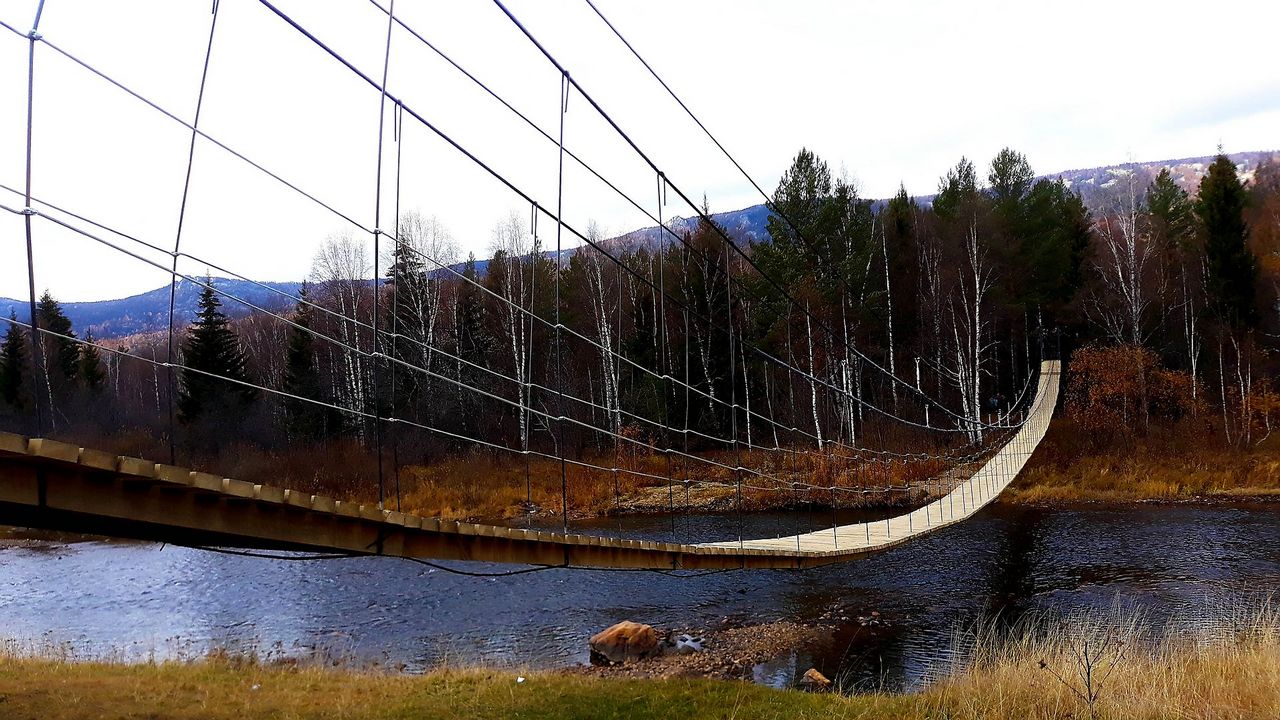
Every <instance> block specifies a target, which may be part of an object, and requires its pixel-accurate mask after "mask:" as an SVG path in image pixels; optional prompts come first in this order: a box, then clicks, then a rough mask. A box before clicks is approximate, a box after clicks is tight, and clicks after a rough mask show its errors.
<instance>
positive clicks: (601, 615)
mask: <svg viewBox="0 0 1280 720" xmlns="http://www.w3.org/2000/svg"><path fill="white" fill-rule="evenodd" d="M815 515H816V514H815ZM856 519H861V517H859V514H857V513H849V512H845V513H842V517H841V518H840V522H851V521H853V520H856ZM822 522H824V521H823V520H819V519H818V518H816V517H812V518H811V517H810V516H809V515H808V514H807V513H772V514H762V515H759V516H755V517H752V518H751V519H750V521H749V523H748V524H747V525H746V527H745V528H744V531H745V532H749V533H751V534H790V533H794V532H796V530H797V528H798V527H804V528H806V529H815V528H816V527H819V526H821V523H822ZM825 522H827V523H829V522H830V520H829V516H828V519H826V520H825ZM671 526H672V520H671V518H661V517H657V518H655V517H649V518H633V519H628V520H625V521H623V523H622V527H621V532H623V533H624V534H626V535H628V536H629V537H644V538H653V539H664V540H665V539H669V538H670V533H671ZM578 527H579V528H580V529H582V530H583V531H592V532H597V531H598V532H614V533H616V532H618V531H619V526H618V521H616V520H614V521H604V522H598V523H582V524H580V525H579V526H578ZM677 527H678V531H679V532H680V533H681V538H680V539H682V540H725V539H731V538H733V537H736V535H737V532H738V529H737V520H736V519H735V518H733V517H732V516H714V515H711V516H681V517H680V518H679V519H678V522H677ZM477 569H484V566H478V568H477ZM492 569H494V570H498V569H502V568H499V567H496V566H495V567H493V568H492ZM1277 579H1280V523H1277V522H1276V514H1275V511H1274V510H1273V509H1272V508H1269V507H1249V506H1241V507H1214V508H1190V507H1187V508H1183V507H1175V508H1170V507H1163V508H1135V509H1120V510H1102V509H1098V510H1045V509H1036V508H1023V507H1010V506H1003V505H997V506H993V507H991V508H988V509H987V510H985V511H983V512H982V513H980V514H979V515H978V516H976V517H975V518H973V519H971V520H969V521H968V522H965V523H962V524H960V525H957V526H952V527H950V528H946V529H944V530H941V531H939V532H937V533H935V534H933V535H929V536H925V537H924V538H921V539H920V540H918V541H915V542H913V543H911V544H908V545H905V546H902V547H898V548H894V549H893V550H890V551H889V552H886V553H883V554H881V555H877V556H875V557H872V558H868V559H866V560H863V561H859V562H854V563H847V564H841V565H833V566H828V567H823V568H817V569H814V570H808V571H801V572H796V571H748V572H735V573H723V574H717V575H709V576H704V577H694V578H677V577H668V576H664V575H656V574H651V573H633V572H590V571H566V570H548V571H545V572H538V573H532V574H528V575H520V576H515V577H509V578H492V579H476V578H467V577H459V576H454V575H450V574H447V573H443V572H440V571H437V570H434V569H432V568H427V567H424V566H421V565H417V564H413V563H409V562H405V561H399V560H392V559H386V558H361V559H344V560H332V561H325V562H286V561H279V560H262V559H255V558H246V557H235V556H227V555H218V554H212V553H207V552H200V551H195V550H188V549H184V548H175V547H172V546H170V547H165V548H163V549H162V548H161V547H160V546H158V545H150V544H132V543H115V542H88V543H75V544H58V545H42V546H35V547H11V548H6V549H0V636H4V637H9V638H46V639H47V640H49V641H50V642H57V643H69V644H71V645H73V646H74V647H75V648H77V649H78V650H80V651H82V652H88V653H94V652H101V651H103V650H105V649H109V648H110V649H116V650H120V651H121V652H123V653H124V654H125V655H126V656H129V657H135V658H141V657H148V656H150V654H152V653H155V654H158V655H160V656H166V655H181V654H184V653H185V654H192V653H200V652H203V651H205V650H206V649H207V648H209V647H213V646H219V647H230V648H232V649H257V650H259V651H265V652H276V653H284V654H297V655H316V654H318V655H321V656H326V657H327V656H336V657H343V658H353V659H357V660H360V661H364V662H379V663H385V664H390V665H392V666H394V667H404V668H405V669H406V670H409V671H417V670H422V669H424V668H427V667H430V666H431V665H433V664H435V663H437V662H440V661H442V660H447V661H456V662H464V663H468V662H476V661H479V662H485V663H488V664H495V665H509V666H534V667H556V666H565V665H571V664H575V663H585V662H587V651H586V638H587V637H588V636H590V635H591V634H592V633H594V632H596V631H597V630H599V629H600V628H602V627H605V626H607V625H609V624H612V623H613V622H616V621H618V620H621V619H631V620H636V621H639V622H646V623H651V624H654V625H657V626H660V627H663V628H670V629H677V630H684V629H704V628H716V627H721V626H724V625H725V624H738V623H758V622H769V621H775V620H780V619H782V620H794V621H798V622H802V623H816V624H818V625H820V626H821V627H823V628H826V629H829V631H830V642H829V643H827V645H826V646H824V647H822V648H814V649H809V648H799V649H797V653H796V654H795V655H793V656H788V657H784V658H779V659H778V660H777V661H776V662H773V663H768V664H765V665H764V666H761V667H760V668H757V670H756V674H757V675H758V676H759V678H760V680H761V681H762V682H771V683H779V684H780V683H783V680H781V679H780V678H785V677H787V676H790V677H792V678H794V677H795V676H796V674H797V673H802V672H803V671H804V670H806V669H807V668H808V666H809V665H810V664H812V665H816V666H817V667H818V669H819V670H820V671H822V672H823V673H824V674H825V675H827V676H828V677H831V678H833V679H838V680H840V681H841V683H842V685H844V686H845V687H848V688H854V687H856V688H870V687H890V688H894V687H904V686H905V687H911V686H914V685H916V684H918V683H919V682H920V681H921V680H922V679H924V678H927V677H928V676H929V675H930V673H932V672H935V671H936V670H937V668H938V667H939V666H945V663H946V661H947V658H948V652H949V649H950V648H951V646H952V643H953V631H954V629H955V628H956V627H957V626H964V625H965V624H966V623H972V622H973V621H974V619H975V618H978V617H980V616H990V615H992V614H995V615H996V616H998V617H1000V618H1002V619H1003V620H1005V621H1013V620H1016V619H1017V618H1018V617H1020V616H1022V615H1023V614H1025V613H1028V612H1042V611H1046V610H1061V611H1064V612H1070V611H1075V610H1081V609H1088V608H1095V609H1106V608H1110V607H1112V606H1113V605H1114V604H1115V603H1116V602H1117V598H1119V599H1120V601H1122V602H1131V603H1134V604H1136V605H1138V606H1141V607H1144V608H1147V609H1149V610H1150V611H1151V613H1152V615H1153V616H1154V617H1155V618H1157V619H1158V618H1160V617H1167V616H1169V615H1175V614H1176V615H1178V616H1180V617H1184V618H1191V619H1192V621H1193V622H1194V619H1195V618H1197V617H1208V616H1210V615H1212V614H1214V613H1218V612H1220V608H1221V607H1222V606H1223V605H1226V604H1229V601H1231V600H1233V599H1235V598H1239V597H1242V596H1247V595H1249V594H1251V593H1258V592H1265V591H1269V590H1272V589H1275V588H1276V587H1277ZM872 611H875V612H878V613H879V616H878V618H877V619H876V622H875V623H874V624H867V625H864V624H863V623H862V622H860V621H859V618H867V617H869V616H870V615H871V613H872Z"/></svg>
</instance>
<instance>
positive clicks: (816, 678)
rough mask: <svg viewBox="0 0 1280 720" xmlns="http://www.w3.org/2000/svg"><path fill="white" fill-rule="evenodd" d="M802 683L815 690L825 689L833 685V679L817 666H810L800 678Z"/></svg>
mask: <svg viewBox="0 0 1280 720" xmlns="http://www.w3.org/2000/svg"><path fill="white" fill-rule="evenodd" d="M800 684H801V685H804V686H805V687H808V688H812V689H814V690H823V689H826V688H829V687H831V681H830V680H828V679H827V676H826V675H823V674H822V673H820V672H818V669H817V668H809V669H808V670H805V671H804V676H803V677H801V678H800Z"/></svg>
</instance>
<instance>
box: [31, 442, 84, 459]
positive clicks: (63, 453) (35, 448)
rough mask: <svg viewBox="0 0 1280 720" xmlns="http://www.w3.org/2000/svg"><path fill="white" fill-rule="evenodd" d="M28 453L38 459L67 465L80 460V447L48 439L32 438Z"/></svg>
mask: <svg viewBox="0 0 1280 720" xmlns="http://www.w3.org/2000/svg"><path fill="white" fill-rule="evenodd" d="M27 452H28V453H30V454H32V455H35V456H36V457H42V458H48V459H50V460H58V461H61V462H67V463H74V462H76V461H78V460H79V459H80V447H79V446H77V445H71V444H69V443H64V442H58V441H57V440H50V439H48V438H32V439H31V440H30V441H29V442H28V443H27Z"/></svg>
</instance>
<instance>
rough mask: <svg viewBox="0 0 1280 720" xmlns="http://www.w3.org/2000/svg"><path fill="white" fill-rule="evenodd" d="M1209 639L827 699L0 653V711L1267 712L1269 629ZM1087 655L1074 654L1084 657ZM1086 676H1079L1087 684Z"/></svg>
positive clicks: (1091, 651)
mask: <svg viewBox="0 0 1280 720" xmlns="http://www.w3.org/2000/svg"><path fill="white" fill-rule="evenodd" d="M1233 627H1234V628H1235V629H1231V630H1227V631H1225V632H1224V633H1222V634H1220V635H1219V637H1220V640H1219V641H1216V642H1212V643H1208V642H1203V641H1201V642H1192V641H1190V640H1186V639H1182V638H1180V637H1179V636H1178V635H1176V634H1169V635H1165V636H1163V637H1159V638H1157V639H1155V640H1152V634H1151V633H1150V631H1149V630H1147V629H1144V627H1143V626H1142V624H1141V623H1139V622H1137V621H1133V620H1124V619H1120V620H1114V619H1113V620H1108V621H1091V622H1086V623H1079V622H1077V623H1076V624H1072V625H1066V624H1064V625H1028V626H1023V627H1020V628H1018V629H1016V630H1015V631H1013V632H1011V633H1010V632H1006V633H995V632H985V631H979V632H977V633H975V636H976V637H975V638H974V640H975V641H974V642H973V643H972V645H973V648H974V649H971V650H970V654H971V657H972V658H973V660H972V661H971V662H970V663H969V665H968V666H967V667H965V668H963V669H961V670H958V671H956V672H955V674H953V675H952V676H950V677H949V678H945V679H943V680H940V681H938V682H936V683H934V684H933V685H932V686H930V688H929V689H927V690H925V691H924V692H921V693H918V694H914V695H888V694H871V695H859V696H854V697H842V696H839V695H833V694H811V693H803V692H798V691H779V690H771V689H768V688H764V687H759V686H755V685H751V684H747V683H742V682H727V681H715V680H704V679H687V678H681V679H661V680H623V679H617V678H608V677H604V678H602V677H595V676H584V675H578V674H571V673H532V674H529V675H528V676H527V677H526V679H524V680H523V681H518V680H517V678H518V676H517V675H515V674H514V673H511V672H507V671H502V672H498V671H484V670H442V671H437V672H434V673H430V674H428V675H425V676H416V677H415V676H403V675H387V674H377V673H366V672H354V671H345V670H332V669H321V668H290V667H280V666H271V665H262V664H257V663H253V662H231V661H227V660H208V661H201V662H194V663H162V664H142V665H124V664H115V663H91V662H65V661H61V660H56V659H41V658H32V657H14V656H2V655H0V717H4V718H6V719H7V720H29V719H30V720H35V719H37V718H38V719H39V720H65V719H67V718H104V719H112V718H176V719H184V718H211V719H215V720H216V719H223V718H225V719H226V720H257V719H258V718H349V719H353V720H354V719H363V718H369V719H375V718H376V719H382V718H503V719H509V718H527V719H534V718H581V719H583V720H586V719H588V718H591V719H597V718H635V719H641V718H664V719H666V718H676V719H679V718H689V719H690V720H693V719H695V718H696V719H698V720H705V719H708V718H712V719H719V718H779V719H781V718H864V719H866V720H875V719H878V718H886V719H888V718H895V719H898V718H920V719H924V718H930V719H938V720H941V719H942V718H947V719H948V720H969V719H972V720H977V719H978V718H985V719H989V720H1028V719H1030V720H1041V719H1043V720H1050V719H1051V718H1052V719H1062V718H1125V719H1130V718H1133V719H1148V718H1149V719H1152V720H1154V719H1156V718H1170V717H1194V718H1275V717H1280V631H1277V628H1278V627H1280V623H1277V621H1276V614H1275V612H1274V611H1271V610H1268V611H1267V612H1266V613H1265V614H1264V615H1253V616H1250V617H1245V618H1244V620H1243V621H1242V622H1238V623H1236V624H1235V625H1234V626H1233ZM1083 658H1087V660H1085V659H1083ZM1086 678H1091V680H1086Z"/></svg>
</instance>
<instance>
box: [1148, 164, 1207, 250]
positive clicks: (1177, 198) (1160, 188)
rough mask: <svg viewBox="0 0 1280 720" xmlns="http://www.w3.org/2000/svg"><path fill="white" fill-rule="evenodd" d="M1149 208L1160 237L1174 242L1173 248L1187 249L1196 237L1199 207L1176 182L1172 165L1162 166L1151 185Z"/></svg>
mask: <svg viewBox="0 0 1280 720" xmlns="http://www.w3.org/2000/svg"><path fill="white" fill-rule="evenodd" d="M1147 210H1148V211H1149V212H1150V213H1151V217H1152V219H1153V220H1154V221H1155V231H1156V235H1157V237H1158V238H1159V239H1160V240H1163V241H1164V242H1166V243H1169V244H1171V245H1172V246H1173V247H1172V248H1171V249H1186V247H1187V245H1188V244H1189V243H1190V242H1191V240H1192V239H1193V238H1194V237H1195V223H1196V215H1195V206H1194V205H1193V204H1192V202H1191V197H1190V196H1188V195H1187V191H1186V190H1183V189H1182V188H1181V187H1179V186H1178V183H1176V182H1174V180H1173V174H1172V173H1170V172H1169V168H1161V169H1160V173H1159V174H1157V175H1156V179H1155V180H1152V181H1151V185H1149V186H1148V187H1147Z"/></svg>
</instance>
